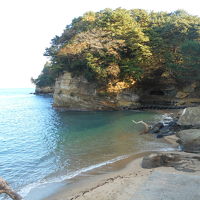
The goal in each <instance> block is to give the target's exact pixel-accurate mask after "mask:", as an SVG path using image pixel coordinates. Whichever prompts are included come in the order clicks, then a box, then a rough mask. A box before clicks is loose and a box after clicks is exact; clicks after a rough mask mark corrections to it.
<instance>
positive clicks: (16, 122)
mask: <svg viewBox="0 0 200 200" xmlns="http://www.w3.org/2000/svg"><path fill="white" fill-rule="evenodd" d="M33 92H34V89H0V176H1V177H3V178H4V179H6V180H7V182H9V183H10V185H11V186H12V187H13V188H14V189H15V190H17V191H18V192H19V193H20V194H21V195H22V196H23V197H25V199H26V198H27V199H28V197H29V194H30V193H31V191H32V190H34V188H35V187H38V186H40V185H41V186H42V185H45V184H48V183H52V182H55V183H59V182H62V181H64V180H67V179H70V178H73V177H75V176H77V175H80V174H81V173H83V172H86V171H89V170H92V169H94V168H98V167H101V166H103V165H106V164H109V163H112V162H116V161H117V160H120V159H123V158H125V157H127V156H129V155H131V154H133V153H138V152H142V151H151V150H161V149H167V148H169V147H170V146H169V145H168V144H166V143H164V142H162V141H160V140H157V139H155V137H154V136H153V135H140V134H139V133H140V132H142V131H143V129H144V127H143V126H142V125H141V124H138V125H136V124H134V123H133V122H132V120H135V121H139V120H143V121H145V122H147V123H153V122H155V121H158V120H159V119H161V118H162V116H161V114H158V113H153V112H141V111H113V112H72V111H68V112H67V111H65V112H64V111H59V110H57V109H55V108H53V106H52V103H53V99H52V97H51V96H48V95H44V96H42V95H34V94H31V93H33ZM58 185H59V184H58ZM1 198H2V197H0V199H1ZM3 198H5V197H3ZM34 199H35V200H37V197H35V198H34Z"/></svg>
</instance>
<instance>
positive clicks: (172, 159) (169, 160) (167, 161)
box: [142, 152, 200, 172]
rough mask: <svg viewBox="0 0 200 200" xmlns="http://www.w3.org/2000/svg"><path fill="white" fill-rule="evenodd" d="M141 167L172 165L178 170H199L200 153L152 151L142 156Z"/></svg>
mask: <svg viewBox="0 0 200 200" xmlns="http://www.w3.org/2000/svg"><path fill="white" fill-rule="evenodd" d="M142 167H143V168H146V169H151V168H156V167H174V168H175V169H176V170H179V171H187V172H196V171H200V155H197V154H192V153H185V152H159V153H152V154H150V155H148V156H145V157H144V158H143V160H142Z"/></svg>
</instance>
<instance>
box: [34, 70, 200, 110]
mask: <svg viewBox="0 0 200 200" xmlns="http://www.w3.org/2000/svg"><path fill="white" fill-rule="evenodd" d="M155 80H156V81H155ZM199 85H200V84H199V83H198V82H193V83H191V84H185V85H178V84H177V83H175V82H174V81H173V80H170V79H169V78H163V77H161V78H160V79H155V78H154V79H152V80H148V81H146V82H142V83H140V84H134V82H133V85H132V87H131V88H130V87H128V86H127V85H126V83H124V82H117V83H115V84H114V85H112V84H110V85H108V88H107V89H106V90H105V89H102V88H98V87H97V85H96V84H95V83H91V82H88V81H87V80H86V79H85V78H84V77H83V76H79V77H77V76H76V77H72V75H71V74H70V73H69V72H65V73H64V74H63V75H61V76H60V77H59V78H57V80H56V83H55V87H43V88H36V93H45V94H46V93H48V94H49V93H53V97H54V106H55V107H62V108H65V109H67V110H82V111H84V110H85V111H86V110H126V109H138V108H178V107H185V106H193V105H199V104H200V87H199Z"/></svg>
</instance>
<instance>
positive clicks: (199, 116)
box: [177, 106, 200, 127]
mask: <svg viewBox="0 0 200 200" xmlns="http://www.w3.org/2000/svg"><path fill="white" fill-rule="evenodd" d="M177 124H178V125H180V126H193V127H200V106H198V107H189V108H185V109H184V110H183V112H182V114H181V115H180V117H179V120H178V122H177Z"/></svg>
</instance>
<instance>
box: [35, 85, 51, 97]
mask: <svg viewBox="0 0 200 200" xmlns="http://www.w3.org/2000/svg"><path fill="white" fill-rule="evenodd" d="M53 93H54V86H45V87H39V86H37V87H36V88H35V94H52V95H53Z"/></svg>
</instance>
